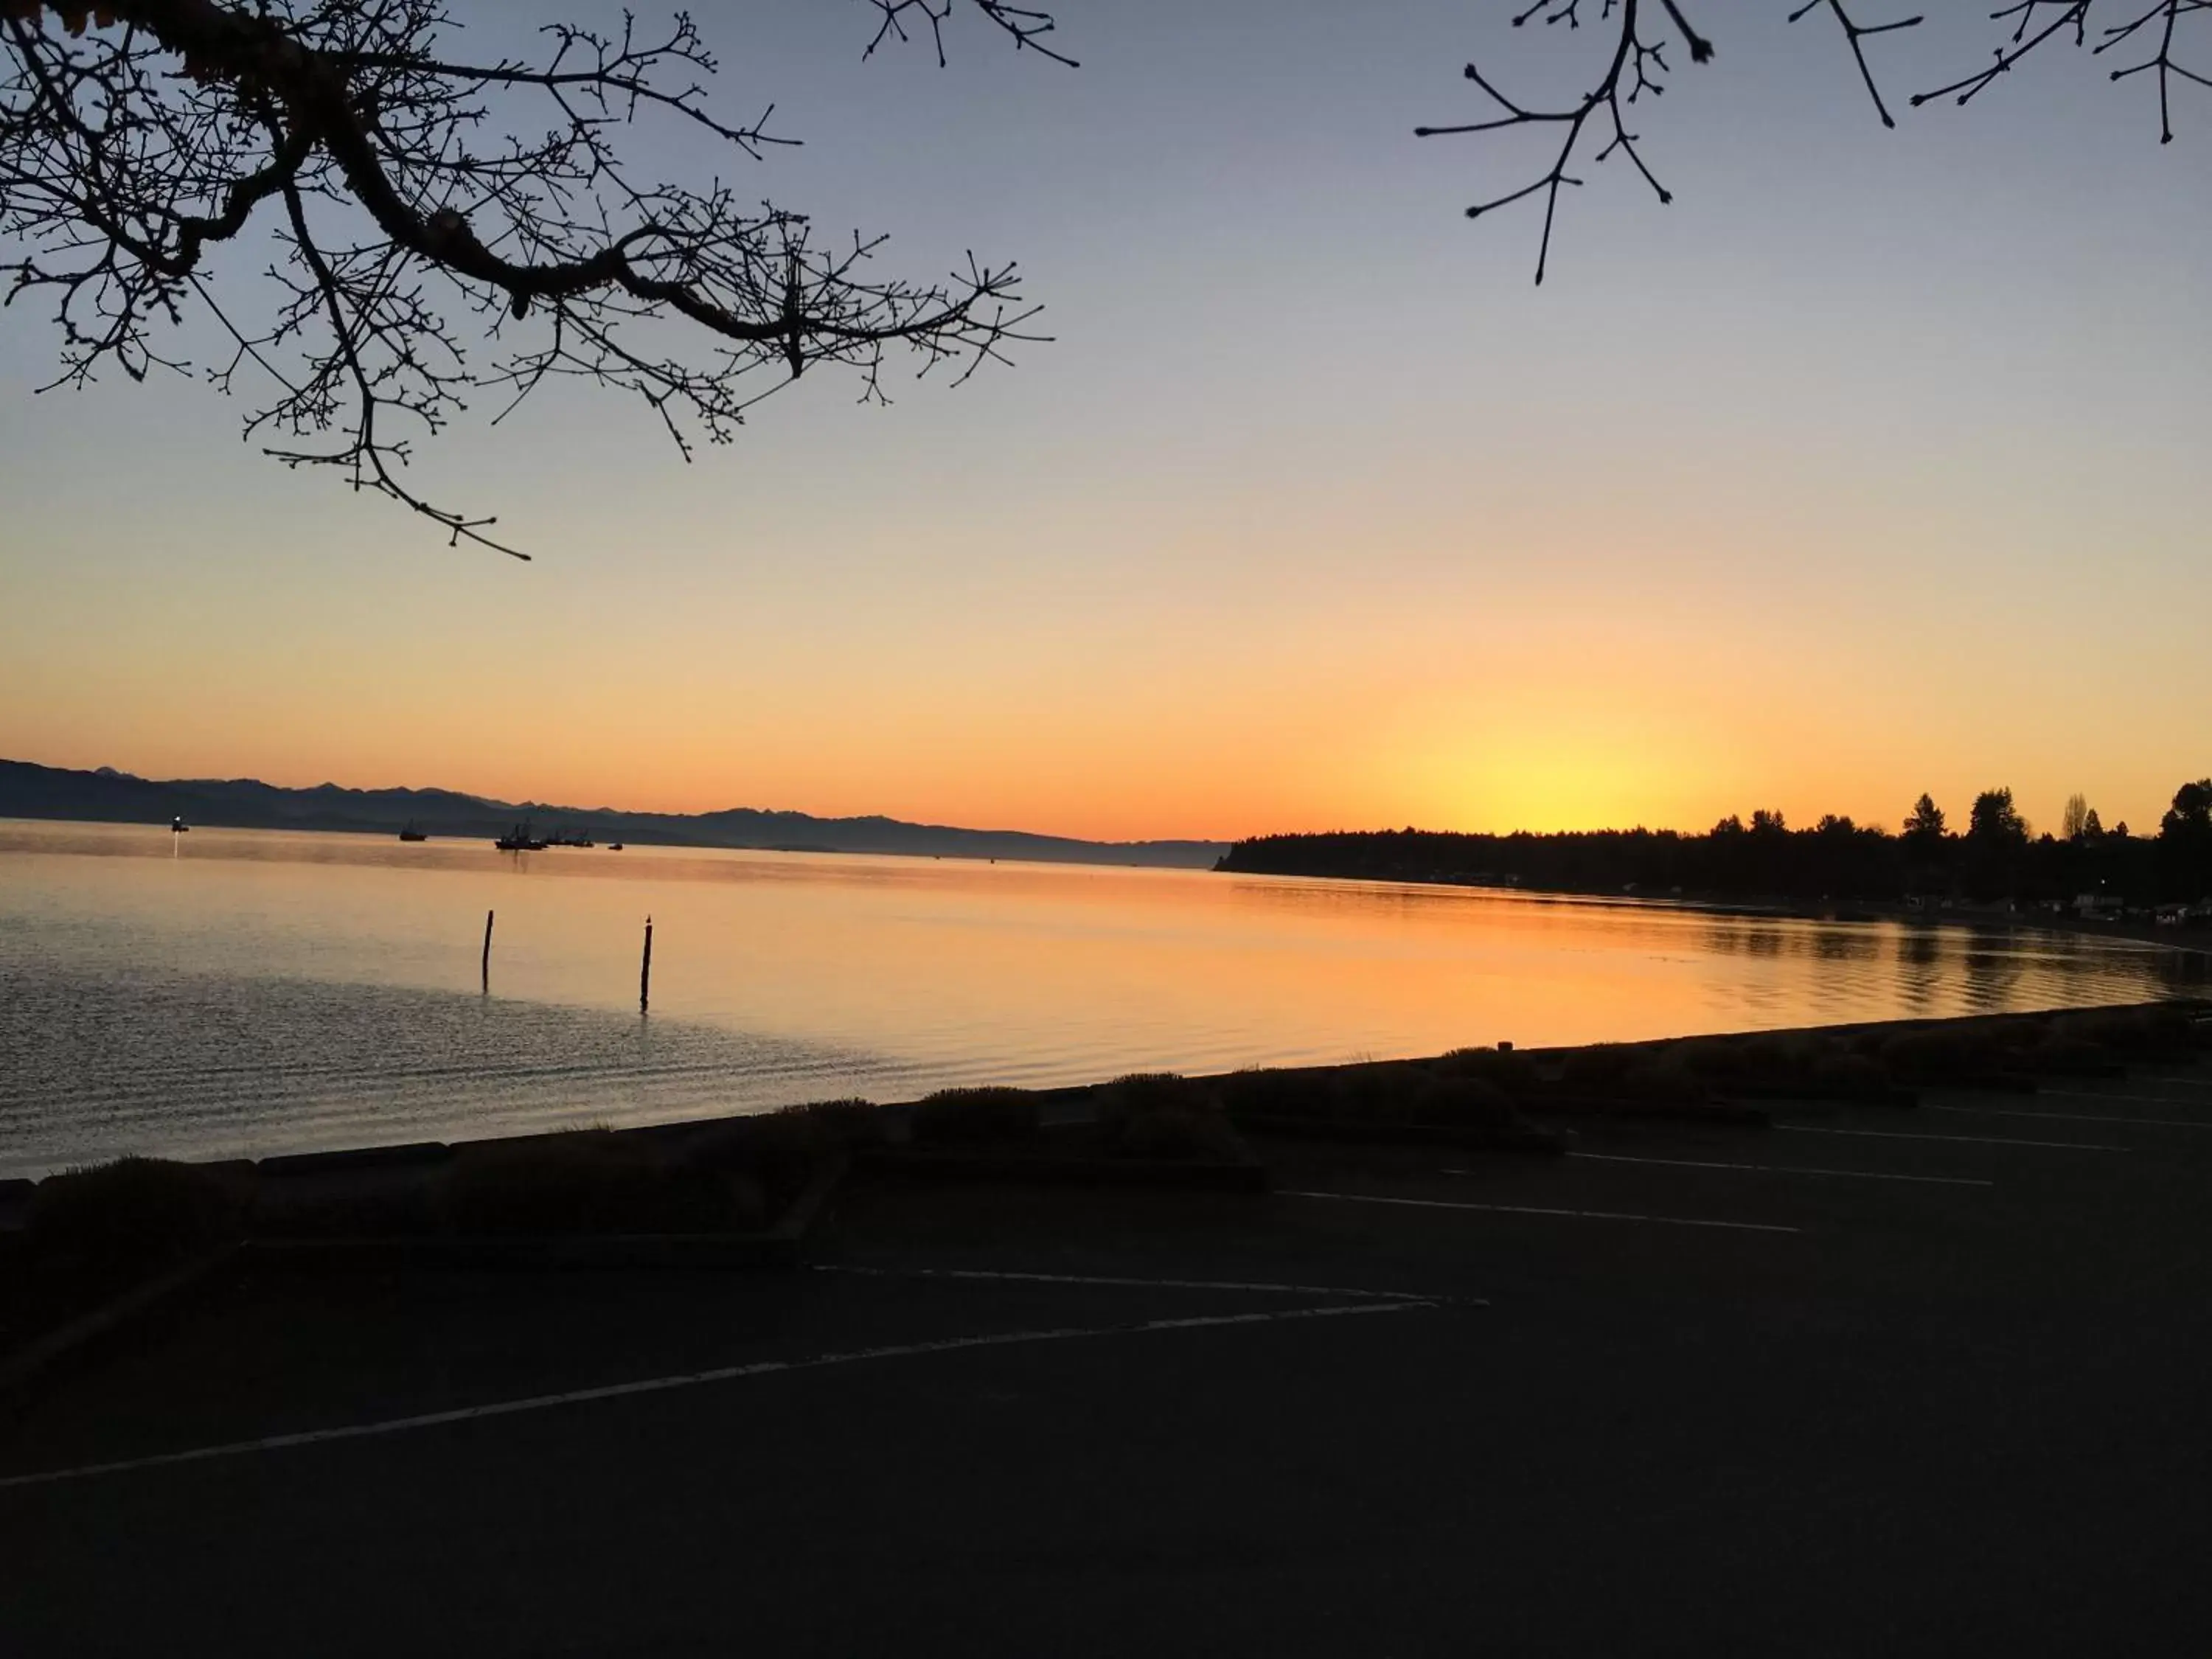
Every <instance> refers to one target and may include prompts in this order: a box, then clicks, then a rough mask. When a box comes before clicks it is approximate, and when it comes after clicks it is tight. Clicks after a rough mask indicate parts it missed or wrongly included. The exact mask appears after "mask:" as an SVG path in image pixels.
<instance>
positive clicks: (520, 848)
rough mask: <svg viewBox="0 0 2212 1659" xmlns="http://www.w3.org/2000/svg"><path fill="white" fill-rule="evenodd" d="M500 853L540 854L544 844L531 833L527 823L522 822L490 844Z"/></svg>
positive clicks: (526, 821)
mask: <svg viewBox="0 0 2212 1659" xmlns="http://www.w3.org/2000/svg"><path fill="white" fill-rule="evenodd" d="M492 845H493V846H494V847H496V848H499V850H500V851H501V852H502V853H542V852H544V850H545V843H544V842H542V841H540V840H539V839H538V837H537V836H534V835H532V833H531V829H530V824H529V821H528V820H527V819H526V820H524V821H523V822H522V823H518V824H516V825H515V826H514V828H513V829H510V830H508V831H507V833H506V834H505V835H503V836H500V837H499V838H498V839H497V840H496V841H495V842H492Z"/></svg>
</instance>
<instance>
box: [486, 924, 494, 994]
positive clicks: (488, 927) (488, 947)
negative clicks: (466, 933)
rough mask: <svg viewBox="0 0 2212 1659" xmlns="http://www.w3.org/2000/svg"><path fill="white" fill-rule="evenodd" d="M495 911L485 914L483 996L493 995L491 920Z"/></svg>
mask: <svg viewBox="0 0 2212 1659" xmlns="http://www.w3.org/2000/svg"><path fill="white" fill-rule="evenodd" d="M495 914H496V913H495V912H494V911H490V910H487V911H485V912H484V948H483V994H485V995H486V996H489V995H490V994H491V919H492V917H493V915H495Z"/></svg>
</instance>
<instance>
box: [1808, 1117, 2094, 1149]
mask: <svg viewBox="0 0 2212 1659" xmlns="http://www.w3.org/2000/svg"><path fill="white" fill-rule="evenodd" d="M1774 1127H1775V1128H1777V1129H1778V1130H1780V1131H1781V1132H1782V1133H1784V1134H1793V1135H1863V1136H1866V1137H1868V1138H1869V1139H1874V1140H1958V1141H1965V1142H1967V1143H1969V1144H1971V1145H1972V1146H2048V1147H2051V1148H2054V1149H2056V1150H2057V1151H2059V1152H2126V1151H2127V1150H2128V1149H2127V1148H2126V1147H2124V1146H2097V1145H2094V1144H2093V1143H2092V1142H2089V1141H2087V1140H2019V1139H2015V1138H2013V1137H2012V1136H2010V1135H1930V1134H1918V1133H1914V1132H1913V1131H1912V1130H1910V1129H1822V1128H1818V1127H1814V1125H1812V1124H1810V1123H1778V1124H1776V1125H1774Z"/></svg>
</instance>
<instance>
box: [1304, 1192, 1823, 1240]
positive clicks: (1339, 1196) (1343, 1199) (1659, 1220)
mask: <svg viewBox="0 0 2212 1659" xmlns="http://www.w3.org/2000/svg"><path fill="white" fill-rule="evenodd" d="M1275 1196H1276V1197H1278V1198H1319V1199H1327V1200H1330V1201H1331V1202H1334V1203H1338V1204H1401V1205H1404V1206H1407V1208H1410V1209H1416V1210H1487V1211H1490V1212H1493V1213H1495V1214H1498V1215H1550V1216H1567V1217H1571V1218H1573V1219H1575V1220H1577V1221H1648V1222H1650V1223H1651V1224H1652V1225H1655V1226H1662V1227H1725V1228H1727V1229H1729V1231H1732V1232H1740V1233H1798V1232H1802V1231H1805V1230H1804V1229H1803V1228H1802V1227H1780V1226H1776V1225H1774V1224H1772V1223H1771V1222H1765V1221H1700V1220H1699V1219H1697V1218H1694V1217H1692V1216H1679V1215H1633V1214H1631V1213H1629V1212H1627V1211H1625V1210H1559V1209H1550V1208H1547V1207H1545V1206H1541V1205H1535V1204H1474V1203H1462V1202H1459V1201H1457V1200H1446V1199H1441V1198H1383V1197H1380V1196H1377V1195H1375V1194H1368V1193H1277V1194H1275Z"/></svg>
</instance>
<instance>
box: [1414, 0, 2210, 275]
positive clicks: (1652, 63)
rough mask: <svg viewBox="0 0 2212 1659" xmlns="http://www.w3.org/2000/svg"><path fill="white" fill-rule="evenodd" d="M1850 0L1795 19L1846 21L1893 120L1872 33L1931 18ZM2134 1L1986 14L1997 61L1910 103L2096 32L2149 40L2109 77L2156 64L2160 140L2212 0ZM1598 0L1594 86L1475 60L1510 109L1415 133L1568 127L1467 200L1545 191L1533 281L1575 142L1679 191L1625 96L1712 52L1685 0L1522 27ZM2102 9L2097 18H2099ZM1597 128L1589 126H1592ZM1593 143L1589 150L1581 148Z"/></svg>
mask: <svg viewBox="0 0 2212 1659" xmlns="http://www.w3.org/2000/svg"><path fill="white" fill-rule="evenodd" d="M1856 3H1857V0H1851V3H1846V0H1803V3H1801V4H1799V5H1797V6H1796V9H1794V10H1791V11H1790V13H1788V17H1789V21H1791V22H1793V23H1795V22H1797V21H1801V20H1802V19H1803V18H1805V17H1807V16H1809V15H1812V14H1813V13H1814V12H1816V11H1821V12H1826V13H1827V14H1828V15H1831V16H1832V17H1833V18H1834V19H1835V21H1836V22H1837V24H1838V27H1840V28H1841V29H1842V31H1843V33H1844V41H1845V43H1846V44H1847V45H1848V46H1850V52H1851V58H1852V61H1853V63H1854V64H1856V65H1857V69H1858V72H1859V78H1860V80H1861V81H1862V82H1863V83H1864V85H1865V87H1866V90H1867V95H1868V97H1869V98H1870V99H1871V100H1873V102H1874V106H1875V113H1876V114H1877V115H1879V116H1880V117H1881V123H1882V125H1884V126H1886V127H1894V126H1895V125H1897V121H1896V118H1895V117H1894V116H1893V115H1892V114H1891V113H1890V108H1889V104H1888V101H1887V99H1885V98H1884V97H1883V95H1882V91H1881V83H1880V82H1879V81H1878V80H1877V79H1876V76H1875V70H1874V66H1873V65H1872V64H1871V63H1869V60H1868V57H1867V47H1866V43H1867V42H1868V41H1869V40H1871V39H1873V38H1875V36H1878V35H1884V34H1892V33H1899V32H1901V31H1903V30H1906V29H1911V28H1915V27H1918V26H1919V25H1920V24H1921V23H1922V22H1923V21H1925V20H1924V19H1923V17H1922V16H1920V15H1917V14H1916V15H1912V16H1908V17H1896V18H1890V19H1887V20H1885V21H1880V22H1873V23H1868V22H1863V21H1860V17H1859V15H1857V13H1856V12H1855V11H1854V9H1853V5H1854V4H1856ZM2133 3H2134V6H2135V7H2136V9H2126V8H2124V6H2123V5H2122V3H2120V0H2011V3H2008V4H2004V5H2002V6H2000V7H1999V9H1996V10H1995V11H1992V12H1991V13H1990V21H1994V22H1997V23H2000V24H2009V25H2010V26H2011V27H2010V38H2009V40H2008V41H2007V43H2006V44H2005V45H2003V46H1999V47H1998V48H1996V52H1995V53H1994V55H1993V58H1992V60H1991V62H1990V64H1988V65H1987V66H1986V67H1984V68H1983V69H1981V70H1977V71H1976V72H1975V73H1973V74H1972V75H1969V76H1964V77H1963V78H1961V79H1959V80H1956V81H1954V82H1951V83H1950V84H1949V85H1948V86H1942V87H1938V88H1936V89H1935V90H1934V91H1933V92H1925V93H1920V94H1915V95H1914V96H1913V97H1912V98H1911V100H1910V101H1911V104H1912V105H1913V106H1914V107H1916V108H1917V106H1920V105H1922V104H1924V103H1926V102H1928V101H1929V100H1931V99H1936V98H1944V97H1955V98H1956V99H1957V100H1958V101H1959V102H1960V103H1961V104H1966V103H1969V102H1971V101H1972V100H1973V99H1974V98H1975V97H1977V96H1978V94H1981V93H1982V92H1983V91H1984V90H1986V89H1987V88H1989V86H1990V84H1991V83H1992V82H1995V81H1996V79H1997V77H1998V76H2002V75H2005V74H2008V73H2009V72H2010V70H2012V68H2013V66H2014V65H2015V64H2018V63H2020V62H2021V59H2023V58H2027V56H2028V55H2029V54H2030V53H2031V52H2034V51H2036V50H2037V49H2038V48H2039V47H2040V46H2044V45H2045V44H2046V43H2047V42H2049V41H2051V40H2053V39H2057V38H2062V37H2064V36H2067V35H2069V34H2070V36H2071V37H2072V39H2073V41H2074V44H2075V46H2087V45H2088V43H2089V40H2090V39H2091V36H2092V33H2095V35H2096V45H2095V46H2094V47H2093V48H2092V51H2093V53H2094V54H2096V55H2102V54H2103V53H2105V52H2110V51H2112V50H2113V49H2114V48H2116V47H2119V46H2124V45H2125V44H2126V43H2128V42H2130V41H2141V40H2148V42H2149V43H2150V44H2149V46H2148V56H2146V57H2144V58H2142V59H2141V60H2140V61H2138V62H2136V63H2132V64H2126V65H2125V66H2124V67H2122V68H2119V69H2117V70H2113V71H2112V79H2113V80H2115V81H2124V80H2127V79H2130V77H2132V76H2138V75H2143V74H2155V75H2156V76H2157V79H2158V92H2159V137H2160V143H2172V139H2173V121H2172V85H2173V83H2174V82H2176V81H2185V82H2193V83H2194V84H2196V85H2197V86H2201V87H2212V78H2208V77H2207V76H2205V75H2204V74H2201V73H2199V72H2198V71H2197V70H2192V69H2190V68H2188V67H2186V66H2185V65H2184V64H2182V63H2181V62H2180V60H2179V58H2177V57H2176V55H2175V43H2176V40H2177V38H2178V36H2179V34H2180V33H2181V32H2182V25H2183V21H2184V20H2185V19H2187V18H2190V17H2191V16H2193V15H2196V14H2198V13H2203V12H2212V0H2148V3H2146V0H2133ZM1655 4H1656V7H1657V9H1660V10H1662V11H1663V12H1664V13H1665V21H1664V22H1663V23H1661V22H1658V21H1656V20H1655V18H1654V15H1653V8H1654V5H1655ZM1593 5H1595V9H1596V11H1597V16H1596V19H1595V27H1598V28H1600V29H1601V30H1603V31H1605V40H1606V45H1605V47H1604V51H1603V55H1602V58H1601V73H1600V74H1599V76H1598V79H1597V82H1596V84H1595V87H1594V88H1592V89H1591V91H1590V92H1589V93H1588V94H1585V95H1584V96H1583V97H1582V98H1580V99H1578V100H1576V101H1574V102H1573V103H1571V104H1570V105H1568V106H1565V107H1563V108H1552V109H1536V108H1532V107H1529V106H1524V105H1522V104H1521V103H1519V102H1517V101H1516V100H1514V99H1512V98H1510V97H1508V96H1507V95H1506V94H1504V92H1503V91H1502V90H1500V89H1499V88H1498V84H1497V83H1496V82H1495V81H1493V80H1492V79H1491V78H1490V77H1489V76H1487V75H1486V73H1485V72H1484V71H1483V70H1480V69H1479V68H1477V66H1476V65H1474V64H1468V66H1467V69H1466V71H1465V73H1466V76H1467V78H1468V80H1470V81H1472V82H1474V84H1475V85H1476V86H1477V87H1479V88H1481V90H1482V92H1483V94H1485V95H1486V97H1487V98H1488V99H1489V100H1490V101H1491V103H1492V105H1494V106H1496V108H1497V109H1498V111H1501V112H1502V113H1498V114H1493V115H1491V116H1489V117H1487V118H1483V119H1480V120H1475V121H1468V122H1462V123H1458V124H1455V125H1449V126H1423V127H1416V128H1415V129H1414V133H1415V135H1416V136H1417V137H1423V138H1427V137H1439V136H1442V135H1444V134H1450V133H1488V132H1498V131H1504V130H1507V129H1510V128H1516V127H1528V128H1544V127H1550V128H1556V129H1558V130H1559V131H1560V132H1561V134H1562V137H1561V142H1560V144H1559V149H1558V150H1557V152H1556V153H1555V154H1554V155H1553V160H1552V162H1551V165H1550V167H1548V168H1547V169H1546V170H1545V172H1544V173H1542V174H1541V176H1540V177H1538V178H1537V179H1535V180H1534V182H1532V183H1529V184H1526V185H1522V186H1520V187H1519V188H1518V189H1516V190H1512V191H1507V192H1505V193H1504V194H1503V195H1500V196H1498V197H1493V198H1492V199H1491V200H1489V201H1486V202H1480V203H1477V204H1475V205H1474V206H1473V207H1470V208H1469V209H1468V210H1467V212H1468V217H1469V218H1476V217H1479V216H1481V215H1483V214H1486V213H1488V212H1491V211H1492V210H1494V209H1497V208H1501V207H1504V206H1507V205H1508V204H1511V203H1514V202H1518V201H1521V200H1523V199H1524V198H1526V197H1532V196H1538V195H1541V197H1543V201H1544V225H1543V230H1542V234H1541V239H1540V240H1539V242H1538V246H1537V254H1536V280H1537V281H1538V282H1539V283H1541V282H1542V281H1543V280H1544V273H1545V271H1546V270H1547V267H1548V265H1549V263H1550V257H1551V248H1552V232H1553V226H1554V224H1555V222H1556V221H1557V217H1558V212H1559V191H1560V190H1561V189H1562V188H1563V187H1565V186H1566V185H1580V184H1581V183H1582V182H1583V180H1582V179H1580V178H1578V177H1577V176H1576V175H1575V174H1574V173H1572V172H1571V171H1570V169H1571V167H1573V166H1574V163H1575V160H1576V157H1577V153H1578V152H1583V153H1589V154H1590V155H1593V157H1594V159H1595V160H1597V161H1604V160H1605V159H1606V158H1607V157H1608V156H1610V155H1613V153H1614V152H1615V151H1616V150H1618V151H1620V152H1622V153H1624V154H1626V155H1627V156H1628V158H1629V160H1630V161H1632V162H1633V163H1634V164H1635V167H1636V170H1637V172H1638V173H1639V174H1640V175H1641V176H1642V177H1643V179H1644V182H1645V183H1646V184H1648V185H1650V187H1651V188H1652V190H1653V191H1655V192H1656V194H1657V196H1658V197H1659V199H1660V200H1661V201H1662V202H1670V201H1672V200H1673V199H1674V197H1673V194H1672V192H1671V191H1668V190H1667V189H1666V188H1664V187H1663V186H1662V185H1661V184H1660V183H1659V180H1658V179H1657V178H1656V176H1655V175H1654V174H1653V173H1652V171H1651V169H1650V167H1647V166H1646V165H1645V164H1644V155H1643V154H1642V152H1641V151H1640V150H1639V149H1638V143H1639V142H1640V139H1639V137H1638V134H1636V133H1633V132H1632V131H1629V129H1628V126H1627V123H1626V115H1625V113H1624V111H1623V107H1622V106H1624V105H1633V104H1636V103H1637V102H1638V101H1639V100H1641V99H1642V98H1643V97H1644V94H1647V93H1648V94H1650V96H1651V97H1653V98H1655V99H1656V98H1657V97H1659V96H1660V95H1661V94H1663V93H1664V92H1665V91H1666V88H1667V77H1668V63H1667V58H1666V55H1665V54H1666V49H1667V46H1668V44H1669V42H1670V40H1680V41H1681V42H1682V43H1683V44H1684V45H1685V46H1687V47H1688V49H1689V52H1690V59H1691V61H1692V63H1699V64H1702V63H1705V62H1707V61H1709V60H1711V58H1712V57H1713V55H1714V47H1713V45H1712V43H1711V41H1710V40H1706V39H1705V37H1704V36H1703V35H1701V34H1699V33H1698V31H1697V30H1696V28H1695V27H1692V24H1691V22H1690V21H1689V19H1688V17H1687V16H1686V15H1684V11H1683V9H1682V6H1681V5H1680V3H1678V0H1527V3H1526V4H1525V5H1524V8H1523V9H1522V10H1521V11H1520V12H1518V13H1516V15H1514V17H1513V19H1512V22H1513V26H1514V27H1516V28H1519V27H1522V26H1523V25H1525V24H1527V23H1528V22H1530V21H1541V22H1543V23H1544V24H1546V25H1547V26H1553V25H1558V24H1565V26H1566V33H1569V34H1573V33H1576V32H1577V31H1579V30H1580V29H1581V28H1583V27H1584V25H1585V22H1586V21H1588V20H1587V19H1586V16H1585V14H1586V13H1587V12H1588V11H1589V9H1591V8H1592V6H1593ZM2113 16H2117V17H2118V19H2119V21H2116V22H2112V23H2109V24H2105V25H2104V26H2103V27H2101V28H2093V22H2096V21H2101V20H2103V19H2105V18H2107V17H2113ZM1594 134H1595V135H1596V136H1595V137H1593V135H1594ZM1586 146H1587V150H1586V149H1585V147H1586Z"/></svg>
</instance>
